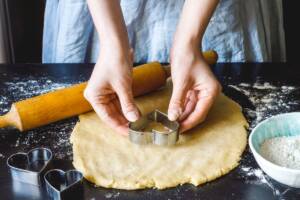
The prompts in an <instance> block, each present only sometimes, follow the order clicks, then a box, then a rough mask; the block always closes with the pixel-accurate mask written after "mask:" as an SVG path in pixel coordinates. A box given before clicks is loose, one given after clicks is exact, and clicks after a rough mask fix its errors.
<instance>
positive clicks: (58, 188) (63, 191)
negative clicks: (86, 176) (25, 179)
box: [44, 169, 84, 200]
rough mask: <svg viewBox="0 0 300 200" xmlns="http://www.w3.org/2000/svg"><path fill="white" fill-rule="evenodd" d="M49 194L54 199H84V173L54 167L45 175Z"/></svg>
mask: <svg viewBox="0 0 300 200" xmlns="http://www.w3.org/2000/svg"><path fill="white" fill-rule="evenodd" d="M44 178H45V183H46V189H47V192H48V195H49V196H50V197H51V199H53V200H79V199H83V198H84V197H83V194H84V192H83V183H82V182H83V175H82V173H81V172H79V171H77V170H69V171H66V172H65V171H63V170H60V169H52V170H50V171H48V172H47V173H46V174H45V176H44Z"/></svg>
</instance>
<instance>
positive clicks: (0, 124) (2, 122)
mask: <svg viewBox="0 0 300 200" xmlns="http://www.w3.org/2000/svg"><path fill="white" fill-rule="evenodd" d="M7 126H8V123H7V120H6V115H3V116H0V128H4V127H7Z"/></svg>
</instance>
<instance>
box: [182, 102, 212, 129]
mask: <svg viewBox="0 0 300 200" xmlns="http://www.w3.org/2000/svg"><path fill="white" fill-rule="evenodd" d="M213 101H214V99H213V98H212V97H204V98H200V99H199V100H198V102H197V103H196V106H195V109H194V110H193V111H192V112H191V113H190V114H189V115H188V117H186V119H184V120H183V121H182V122H181V123H180V132H184V131H187V130H189V129H191V128H193V127H195V126H196V125H198V124H199V123H201V122H203V121H204V120H205V118H206V116H207V113H208V111H209V110H210V108H211V106H212V104H213Z"/></svg>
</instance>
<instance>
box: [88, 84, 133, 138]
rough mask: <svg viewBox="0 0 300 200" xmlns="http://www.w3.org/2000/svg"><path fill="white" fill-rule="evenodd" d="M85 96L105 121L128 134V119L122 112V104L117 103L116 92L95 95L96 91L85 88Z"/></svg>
mask: <svg viewBox="0 0 300 200" xmlns="http://www.w3.org/2000/svg"><path fill="white" fill-rule="evenodd" d="M84 97H85V98H86V99H87V100H88V101H89V102H90V104H91V106H92V107H93V109H94V111H95V112H96V113H97V115H98V116H99V117H100V119H101V120H102V121H103V122H104V123H106V124H107V125H108V126H109V127H111V128H113V129H115V130H116V131H117V132H118V133H120V134H122V135H127V134H128V126H127V124H128V121H127V120H126V119H125V118H124V116H123V114H122V113H121V109H120V105H117V104H118V99H117V97H116V95H115V94H104V95H94V92H90V91H89V90H85V92H84Z"/></svg>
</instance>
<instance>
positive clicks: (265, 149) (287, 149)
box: [260, 136, 300, 169]
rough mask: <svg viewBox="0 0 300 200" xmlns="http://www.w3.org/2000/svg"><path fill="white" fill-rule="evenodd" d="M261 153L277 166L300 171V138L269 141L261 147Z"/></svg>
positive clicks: (272, 139) (280, 138)
mask: <svg viewBox="0 0 300 200" xmlns="http://www.w3.org/2000/svg"><path fill="white" fill-rule="evenodd" d="M260 153H261V155H262V156H263V157H264V158H265V159H267V160H269V161H271V162H273V163H275V164H277V165H280V166H283V167H287V168H292V169H300V136H292V137H276V138H271V139H268V140H266V141H264V142H263V144H262V145H261V149H260Z"/></svg>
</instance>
